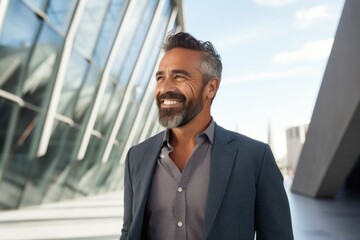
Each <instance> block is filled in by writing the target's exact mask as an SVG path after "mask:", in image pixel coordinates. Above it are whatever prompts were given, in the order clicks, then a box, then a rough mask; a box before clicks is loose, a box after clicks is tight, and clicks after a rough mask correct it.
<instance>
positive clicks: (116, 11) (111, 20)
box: [94, 0, 129, 67]
mask: <svg viewBox="0 0 360 240" xmlns="http://www.w3.org/2000/svg"><path fill="white" fill-rule="evenodd" d="M128 3H129V0H113V1H112V2H111V3H110V6H109V10H108V13H107V14H106V17H105V22H104V25H103V28H102V30H101V34H100V36H99V42H98V44H97V47H96V49H95V54H94V61H96V62H97V64H98V65H99V66H101V67H103V66H104V65H105V62H106V60H107V58H108V55H109V53H110V50H111V47H112V44H113V42H114V40H115V36H116V34H117V30H116V29H118V28H119V26H120V24H121V22H122V20H123V18H124V15H125V11H126V8H127V5H128Z"/></svg>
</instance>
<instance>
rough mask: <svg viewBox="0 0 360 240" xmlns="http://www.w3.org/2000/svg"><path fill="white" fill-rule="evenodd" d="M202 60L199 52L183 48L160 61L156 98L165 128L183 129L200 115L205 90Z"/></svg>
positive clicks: (176, 49) (171, 51)
mask: <svg viewBox="0 0 360 240" xmlns="http://www.w3.org/2000/svg"><path fill="white" fill-rule="evenodd" d="M201 60H202V53H201V52H198V51H193V50H189V49H184V48H174V49H172V50H170V51H168V52H167V53H166V54H165V56H164V57H163V59H162V60H161V62H160V65H159V69H158V72H157V73H156V89H155V99H156V103H157V106H158V108H159V121H160V123H161V125H163V126H164V127H167V128H176V127H182V126H184V125H185V124H187V123H188V122H190V121H191V120H192V119H193V118H195V117H196V115H197V114H199V113H200V112H201V110H202V107H203V106H202V105H203V99H202V98H203V96H202V95H203V91H204V86H203V75H202V73H201V71H200V63H201Z"/></svg>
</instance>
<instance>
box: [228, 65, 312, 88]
mask: <svg viewBox="0 0 360 240" xmlns="http://www.w3.org/2000/svg"><path fill="white" fill-rule="evenodd" d="M312 73H313V70H311V69H309V68H301V67H298V68H292V69H286V70H277V71H265V72H257V73H250V74H244V75H240V76H236V77H230V78H226V79H224V80H223V82H222V84H232V83H244V82H253V81H258V80H276V79H283V78H289V77H297V76H302V75H305V74H306V75H309V74H312Z"/></svg>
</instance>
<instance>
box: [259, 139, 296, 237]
mask: <svg viewBox="0 0 360 240" xmlns="http://www.w3.org/2000/svg"><path fill="white" fill-rule="evenodd" d="M255 230H256V239H257V240H274V239H276V240H293V239H294V237H293V232H292V224H291V216H290V208H289V202H288V199H287V195H286V192H285V188H284V184H283V176H282V174H281V172H280V170H279V168H278V166H277V165H276V162H275V159H274V156H273V154H272V152H271V150H270V147H269V146H268V145H265V150H264V157H263V159H262V164H261V168H260V172H259V175H258V180H257V185H256V200H255Z"/></svg>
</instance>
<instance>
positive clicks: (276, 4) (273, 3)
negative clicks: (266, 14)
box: [254, 0, 297, 7]
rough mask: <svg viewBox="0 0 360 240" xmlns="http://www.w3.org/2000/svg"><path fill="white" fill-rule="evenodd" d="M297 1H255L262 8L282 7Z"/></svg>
mask: <svg viewBox="0 0 360 240" xmlns="http://www.w3.org/2000/svg"><path fill="white" fill-rule="evenodd" d="M296 1H297V0H254V2H255V3H256V4H258V5H260V6H270V7H281V6H284V5H287V4H290V3H293V2H296Z"/></svg>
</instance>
